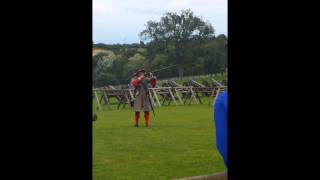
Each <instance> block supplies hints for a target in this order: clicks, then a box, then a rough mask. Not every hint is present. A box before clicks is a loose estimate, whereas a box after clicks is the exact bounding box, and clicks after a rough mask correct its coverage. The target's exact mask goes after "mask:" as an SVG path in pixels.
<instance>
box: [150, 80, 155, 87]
mask: <svg viewBox="0 0 320 180" xmlns="http://www.w3.org/2000/svg"><path fill="white" fill-rule="evenodd" d="M150 84H151V86H152V87H153V88H154V87H156V84H157V79H156V78H151V79H150Z"/></svg>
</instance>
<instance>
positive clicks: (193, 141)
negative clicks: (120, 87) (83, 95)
mask: <svg viewBox="0 0 320 180" xmlns="http://www.w3.org/2000/svg"><path fill="white" fill-rule="evenodd" d="M93 109H94V112H96V113H97V115H98V120H97V121H96V122H93V178H94V180H117V179H119V180H120V179H123V180H128V179H130V180H131V179H132V180H144V179H145V180H149V179H153V180H154V179H174V178H182V177H189V176H197V175H204V174H210V173H215V172H221V171H224V170H225V166H224V164H223V160H222V158H221V156H220V154H219V153H218V152H217V150H216V146H215V129H214V126H213V120H212V107H210V106H208V105H185V106H175V105H171V106H164V107H160V108H157V109H156V119H154V117H153V114H152V113H151V114H150V118H151V119H150V124H151V128H149V129H147V128H145V127H144V119H143V118H140V127H139V128H135V127H133V112H132V111H131V110H130V109H129V108H125V109H120V110H117V109H116V107H115V106H113V107H112V108H111V110H110V109H108V108H106V106H105V105H103V108H102V110H100V111H97V110H96V108H95V103H93ZM141 117H143V116H142V115H141Z"/></svg>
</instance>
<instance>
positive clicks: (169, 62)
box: [93, 10, 228, 87]
mask: <svg viewBox="0 0 320 180" xmlns="http://www.w3.org/2000/svg"><path fill="white" fill-rule="evenodd" d="M139 36H140V38H141V41H140V43H133V44H103V43H97V44H95V43H94V44H93V49H101V50H106V51H101V52H99V53H97V54H95V55H94V56H93V85H94V86H95V87H99V86H106V85H116V84H127V83H128V82H129V81H130V78H131V74H132V73H133V72H135V71H136V70H138V69H140V68H144V69H145V70H146V71H147V72H150V71H152V70H156V69H161V68H164V67H169V66H172V68H167V69H164V70H162V71H159V72H157V73H156V75H157V76H158V78H169V77H181V78H182V77H183V76H186V75H201V74H214V73H220V72H223V71H224V69H225V68H226V67H227V50H228V46H227V41H228V39H227V36H226V35H224V34H220V35H215V31H214V28H213V26H212V25H211V24H210V23H209V22H206V21H205V20H203V19H202V18H200V17H197V16H195V15H194V13H193V12H192V11H191V10H182V11H181V13H179V14H178V13H171V12H168V13H165V14H164V15H163V16H162V17H161V19H160V20H159V21H148V22H147V23H146V25H145V29H143V30H142V31H141V32H140V33H139Z"/></svg>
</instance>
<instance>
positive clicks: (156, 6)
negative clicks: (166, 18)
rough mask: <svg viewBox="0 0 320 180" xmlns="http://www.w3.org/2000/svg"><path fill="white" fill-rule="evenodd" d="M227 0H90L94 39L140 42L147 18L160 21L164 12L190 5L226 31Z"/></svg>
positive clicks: (216, 26)
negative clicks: (91, 2) (91, 0)
mask: <svg viewBox="0 0 320 180" xmlns="http://www.w3.org/2000/svg"><path fill="white" fill-rule="evenodd" d="M227 7H228V3H227V0H93V42H94V43H106V44H115V43H120V44H122V43H134V42H139V41H140V39H139V36H138V34H139V32H141V31H142V30H143V29H144V27H145V24H146V22H147V21H148V20H154V21H159V20H160V18H161V16H162V15H163V14H164V13H165V12H178V13H180V11H181V10H182V9H191V10H192V11H193V12H194V13H195V15H196V16H200V17H203V19H204V20H207V21H209V22H210V23H211V24H212V25H213V27H214V28H215V33H216V34H225V35H227V34H228V26H227V24H228V21H227V19H228V14H227Z"/></svg>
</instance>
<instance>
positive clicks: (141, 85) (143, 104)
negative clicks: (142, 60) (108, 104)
mask: <svg viewBox="0 0 320 180" xmlns="http://www.w3.org/2000/svg"><path fill="white" fill-rule="evenodd" d="M144 73H145V71H144V70H143V69H142V70H139V71H137V72H136V73H135V74H134V75H133V79H132V80H131V84H132V85H133V86H134V87H135V94H134V96H135V99H134V104H133V111H134V112H135V126H136V127H139V118H140V112H141V111H143V112H144V118H145V122H146V127H149V119H150V118H149V112H150V111H151V110H152V107H151V106H152V104H151V102H150V99H149V98H148V93H149V90H148V88H150V87H155V86H156V84H157V79H156V77H155V76H153V74H152V73H150V77H145V76H144Z"/></svg>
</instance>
